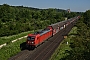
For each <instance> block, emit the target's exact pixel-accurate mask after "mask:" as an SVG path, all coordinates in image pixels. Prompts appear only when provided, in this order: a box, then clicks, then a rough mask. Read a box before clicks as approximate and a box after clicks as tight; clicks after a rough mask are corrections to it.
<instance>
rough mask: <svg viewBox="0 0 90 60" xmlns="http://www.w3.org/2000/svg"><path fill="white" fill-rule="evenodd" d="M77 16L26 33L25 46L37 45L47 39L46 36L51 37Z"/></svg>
mask: <svg viewBox="0 0 90 60" xmlns="http://www.w3.org/2000/svg"><path fill="white" fill-rule="evenodd" d="M78 18H79V17H74V18H71V19H68V20H65V21H62V22H58V23H55V24H52V25H49V26H47V28H45V29H44V30H41V31H38V32H36V33H34V34H28V37H27V41H26V45H27V47H34V48H35V47H37V46H38V45H39V44H40V43H42V42H43V41H45V40H47V39H48V38H50V37H52V36H53V35H55V34H56V33H58V32H59V31H60V30H62V29H64V28H65V27H67V26H68V25H69V24H71V23H73V22H74V21H76V20H78Z"/></svg>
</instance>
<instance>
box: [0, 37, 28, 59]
mask: <svg viewBox="0 0 90 60" xmlns="http://www.w3.org/2000/svg"><path fill="white" fill-rule="evenodd" d="M25 41H26V38H24V39H22V40H19V41H17V42H14V43H10V44H8V45H7V46H4V47H3V48H2V49H0V60H8V58H10V57H11V56H13V55H15V54H17V53H18V52H20V51H21V49H20V44H22V43H23V42H25Z"/></svg>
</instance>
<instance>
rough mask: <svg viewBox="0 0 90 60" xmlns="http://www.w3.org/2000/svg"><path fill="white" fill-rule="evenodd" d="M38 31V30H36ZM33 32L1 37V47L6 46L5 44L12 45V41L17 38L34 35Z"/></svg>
mask: <svg viewBox="0 0 90 60" xmlns="http://www.w3.org/2000/svg"><path fill="white" fill-rule="evenodd" d="M36 31H37V30H36ZM33 32H34V30H33V31H28V32H22V33H20V34H17V35H12V36H5V37H0V45H1V44H4V43H10V42H11V41H12V40H15V39H17V38H20V37H23V36H26V35H28V34H29V33H33Z"/></svg>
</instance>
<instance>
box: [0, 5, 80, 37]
mask: <svg viewBox="0 0 90 60" xmlns="http://www.w3.org/2000/svg"><path fill="white" fill-rule="evenodd" d="M77 14H79V13H76V12H71V13H67V11H65V10H62V9H53V8H50V9H38V8H32V7H23V6H10V5H8V4H3V5H0V36H9V35H14V34H18V33H21V32H25V31H30V30H33V29H35V30H37V29H41V28H45V27H46V26H47V25H50V24H53V23H56V22H59V21H62V20H64V19H65V17H67V18H71V17H74V16H76V15H77Z"/></svg>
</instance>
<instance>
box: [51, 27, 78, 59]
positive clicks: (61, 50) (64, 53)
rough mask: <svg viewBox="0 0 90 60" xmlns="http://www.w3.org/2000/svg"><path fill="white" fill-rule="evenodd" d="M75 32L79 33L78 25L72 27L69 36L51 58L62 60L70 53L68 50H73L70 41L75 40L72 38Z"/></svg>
mask: <svg viewBox="0 0 90 60" xmlns="http://www.w3.org/2000/svg"><path fill="white" fill-rule="evenodd" d="M75 34H77V27H74V28H72V30H71V31H70V33H69V34H68V37H67V38H66V39H64V40H63V41H62V43H61V44H60V45H59V47H58V48H57V49H56V51H55V52H54V54H53V55H52V56H51V58H50V60H60V59H61V58H64V57H65V56H67V55H69V53H68V52H67V51H70V50H72V49H71V48H70V47H69V46H70V43H71V42H73V40H72V38H73V37H74V36H75ZM67 42H68V44H67Z"/></svg>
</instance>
